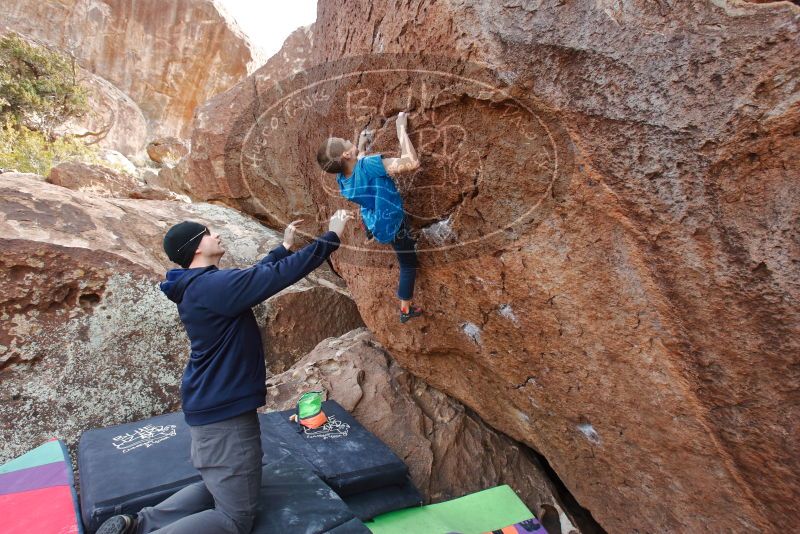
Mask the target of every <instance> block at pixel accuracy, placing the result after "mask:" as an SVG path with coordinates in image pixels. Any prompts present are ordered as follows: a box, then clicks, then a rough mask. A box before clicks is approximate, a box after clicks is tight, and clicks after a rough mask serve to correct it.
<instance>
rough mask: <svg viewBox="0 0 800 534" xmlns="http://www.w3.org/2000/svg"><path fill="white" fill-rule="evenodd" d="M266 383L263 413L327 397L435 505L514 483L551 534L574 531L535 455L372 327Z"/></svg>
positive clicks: (326, 345) (324, 345)
mask: <svg viewBox="0 0 800 534" xmlns="http://www.w3.org/2000/svg"><path fill="white" fill-rule="evenodd" d="M267 384H268V389H267V393H268V400H269V402H268V403H267V406H266V407H265V408H263V409H262V410H264V411H273V410H289V409H292V408H294V407H295V406H296V403H297V399H298V398H299V397H300V395H301V394H302V393H304V392H305V391H308V390H309V389H319V388H321V389H323V390H324V391H326V392H327V398H328V399H333V400H335V401H337V402H338V403H339V404H341V405H342V406H343V407H344V408H345V409H347V410H348V411H349V412H351V413H352V414H353V416H354V417H355V418H356V419H358V421H359V422H360V423H361V424H363V425H364V426H365V427H366V428H367V429H368V430H369V431H370V432H372V433H373V434H375V435H376V436H378V437H379V438H380V439H381V441H383V442H384V443H386V444H387V445H388V446H389V448H391V449H392V450H393V451H394V452H395V454H397V455H398V456H399V457H400V458H403V461H404V462H406V464H408V466H409V470H410V473H411V478H412V480H413V481H414V484H415V485H416V486H417V487H418V488H419V489H420V491H421V492H422V493H423V495H424V496H425V499H426V501H428V502H434V503H435V502H442V501H446V500H450V499H454V498H456V497H461V496H462V495H466V494H468V493H472V492H475V491H480V490H482V489H486V488H489V487H494V486H497V485H499V484H508V485H510V486H511V487H512V488H513V489H514V490H515V491H516V492H517V493H518V494H519V496H520V498H521V499H522V500H523V501H524V502H525V503H526V504H527V505H528V507H529V508H530V509H531V510H532V511H533V512H534V513H535V514H536V515H537V517H539V518H544V519H543V520H544V521H545V524H546V526H547V527H548V532H553V533H556V532H563V533H564V534H568V533H569V532H571V531H572V530H573V529H574V527H573V526H572V524H571V522H570V520H569V519H568V518H567V516H566V515H564V512H563V510H562V506H563V505H562V503H561V501H560V497H559V492H558V489H557V487H556V486H555V485H554V484H553V482H552V481H551V480H550V477H549V475H548V474H547V472H546V471H545V469H544V468H543V467H542V464H541V463H540V462H539V460H538V459H537V458H536V457H535V455H532V454H530V452H529V451H526V450H525V449H526V447H524V446H520V445H519V444H518V443H514V442H513V441H512V440H510V439H508V438H507V437H506V436H503V435H502V434H499V433H498V432H496V431H494V430H492V429H491V428H489V427H488V426H487V425H486V424H485V423H484V422H483V421H481V419H480V418H479V417H478V416H477V415H476V414H475V413H474V412H473V411H472V410H469V409H468V408H465V407H464V406H463V405H462V404H461V403H459V402H458V401H456V400H454V399H452V398H450V397H448V396H447V395H445V394H444V393H442V392H441V391H439V390H437V389H435V388H433V387H430V386H429V385H427V384H425V383H424V382H423V381H421V380H419V379H418V378H415V377H414V376H413V375H411V374H409V373H408V372H407V371H405V370H403V369H402V368H401V367H400V366H399V365H398V364H397V362H396V361H395V360H394V358H392V356H391V355H390V354H389V353H387V352H386V350H385V349H384V348H383V347H381V346H380V344H379V343H377V342H376V341H375V340H374V339H373V337H372V334H370V332H369V331H368V330H367V329H365V328H360V329H358V330H353V331H352V332H349V333H347V334H345V335H343V336H341V337H332V338H330V339H326V340H325V341H323V342H321V343H320V344H319V345H317V346H316V348H314V350H312V351H311V352H310V353H309V354H308V355H306V356H305V357H303V358H302V359H300V360H299V361H297V363H295V365H294V366H293V367H291V368H290V369H288V370H287V371H286V372H284V373H282V374H278V375H275V376H273V377H271V378H270V379H269V380H268V381H267ZM553 522H555V524H557V525H558V528H554V527H553ZM559 529H563V530H559Z"/></svg>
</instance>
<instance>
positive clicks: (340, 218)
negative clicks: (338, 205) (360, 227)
mask: <svg viewBox="0 0 800 534" xmlns="http://www.w3.org/2000/svg"><path fill="white" fill-rule="evenodd" d="M353 219H355V216H354V215H353V212H351V211H348V210H336V213H334V214H333V216H332V217H331V221H330V224H328V230H329V231H331V232H334V233H335V234H336V235H337V236H339V239H341V238H342V233H343V232H344V227H345V225H346V224H347V221H352V220H353Z"/></svg>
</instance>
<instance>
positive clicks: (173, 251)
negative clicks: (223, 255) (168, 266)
mask: <svg viewBox="0 0 800 534" xmlns="http://www.w3.org/2000/svg"><path fill="white" fill-rule="evenodd" d="M205 229H206V227H205V226H204V225H202V224H200V223H196V222H194V221H183V222H180V223H178V224H176V225H175V226H173V227H172V228H170V229H169V230H167V234H166V235H165V236H164V252H166V253H167V256H169V259H170V260H172V261H174V262H175V263H177V264H178V265H180V266H181V267H183V268H184V269H186V268H187V267H189V265H190V264H191V263H192V259H194V253H195V251H196V250H197V247H199V246H200V241H202V240H203V231H204V230H205ZM190 241H191V242H190ZM179 249H180V250H179Z"/></svg>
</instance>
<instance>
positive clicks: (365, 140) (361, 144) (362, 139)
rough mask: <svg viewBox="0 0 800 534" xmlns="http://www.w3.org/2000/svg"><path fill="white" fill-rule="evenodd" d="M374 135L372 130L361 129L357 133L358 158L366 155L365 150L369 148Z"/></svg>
mask: <svg viewBox="0 0 800 534" xmlns="http://www.w3.org/2000/svg"><path fill="white" fill-rule="evenodd" d="M374 135H375V132H374V131H372V130H361V133H360V134H358V159H361V158H363V157H364V156H366V155H367V150H369V145H370V144H372V139H373V136H374Z"/></svg>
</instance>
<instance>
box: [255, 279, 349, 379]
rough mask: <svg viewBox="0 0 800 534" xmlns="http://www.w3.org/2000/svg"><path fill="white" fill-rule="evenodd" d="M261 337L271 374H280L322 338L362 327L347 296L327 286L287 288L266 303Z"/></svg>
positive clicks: (339, 290) (338, 289)
mask: <svg viewBox="0 0 800 534" xmlns="http://www.w3.org/2000/svg"><path fill="white" fill-rule="evenodd" d="M266 308H267V311H266V320H265V321H264V328H263V330H262V332H261V337H262V339H263V341H264V354H265V355H266V358H267V365H268V367H269V370H270V371H271V372H272V373H282V372H284V371H286V370H287V369H288V368H289V367H291V366H292V365H294V364H295V362H296V361H297V360H299V359H300V358H302V357H303V356H305V355H306V354H308V353H309V352H311V350H312V349H313V348H314V347H315V346H316V345H317V343H319V342H320V340H322V339H326V338H329V337H336V336H339V335H341V334H344V333H346V332H350V331H351V330H353V329H355V328H359V327H362V326H364V321H363V320H362V319H361V315H359V313H358V308H357V307H356V303H355V302H353V299H352V298H351V297H350V295H349V294H348V293H346V292H344V291H342V290H341V289H340V288H338V287H331V286H330V285H316V286H311V285H307V286H306V287H302V286H297V287H292V288H291V289H287V290H285V291H283V292H281V294H279V295H276V296H274V297H272V298H270V299H269V300H268V301H267V302H266Z"/></svg>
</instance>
